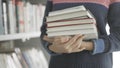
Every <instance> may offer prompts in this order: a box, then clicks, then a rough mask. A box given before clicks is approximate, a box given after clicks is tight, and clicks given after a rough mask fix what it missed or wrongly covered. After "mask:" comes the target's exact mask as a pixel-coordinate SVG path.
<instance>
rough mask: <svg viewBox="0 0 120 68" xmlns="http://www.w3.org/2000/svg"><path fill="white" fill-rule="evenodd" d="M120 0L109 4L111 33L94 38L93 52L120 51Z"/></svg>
mask: <svg viewBox="0 0 120 68" xmlns="http://www.w3.org/2000/svg"><path fill="white" fill-rule="evenodd" d="M119 13H120V1H119V2H114V0H112V3H111V4H110V6H109V12H108V16H107V18H108V24H109V26H110V35H104V36H100V39H97V40H93V44H94V50H93V54H98V53H112V52H114V51H120V14H119Z"/></svg>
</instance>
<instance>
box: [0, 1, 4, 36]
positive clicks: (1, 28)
mask: <svg viewBox="0 0 120 68" xmlns="http://www.w3.org/2000/svg"><path fill="white" fill-rule="evenodd" d="M2 16H3V14H2V0H0V35H3V34H4V33H5V32H4V31H5V30H4V25H3V17H2Z"/></svg>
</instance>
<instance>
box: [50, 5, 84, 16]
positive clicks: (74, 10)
mask: <svg viewBox="0 0 120 68" xmlns="http://www.w3.org/2000/svg"><path fill="white" fill-rule="evenodd" d="M81 10H86V8H85V7H84V6H83V5H80V6H74V7H70V8H65V9H62V10H56V11H52V12H49V15H48V16H55V15H60V14H64V13H70V12H76V11H81Z"/></svg>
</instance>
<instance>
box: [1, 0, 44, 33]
mask: <svg viewBox="0 0 120 68" xmlns="http://www.w3.org/2000/svg"><path fill="white" fill-rule="evenodd" d="M0 9H1V10H0V34H2V35H7V34H16V33H30V32H40V31H39V28H40V27H41V25H42V21H43V16H44V10H45V6H44V5H43V4H42V3H36V4H32V3H31V2H30V1H26V0H17V1H16V0H0ZM31 27H32V28H31Z"/></svg>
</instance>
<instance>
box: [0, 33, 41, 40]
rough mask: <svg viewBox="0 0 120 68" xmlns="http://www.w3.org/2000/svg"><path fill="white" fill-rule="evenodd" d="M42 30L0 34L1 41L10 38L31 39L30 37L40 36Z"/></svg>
mask: <svg viewBox="0 0 120 68" xmlns="http://www.w3.org/2000/svg"><path fill="white" fill-rule="evenodd" d="M40 34H41V33H40V32H32V33H18V34H9V35H0V41H9V40H18V39H22V40H23V41H25V40H29V39H30V38H37V37H40Z"/></svg>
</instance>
